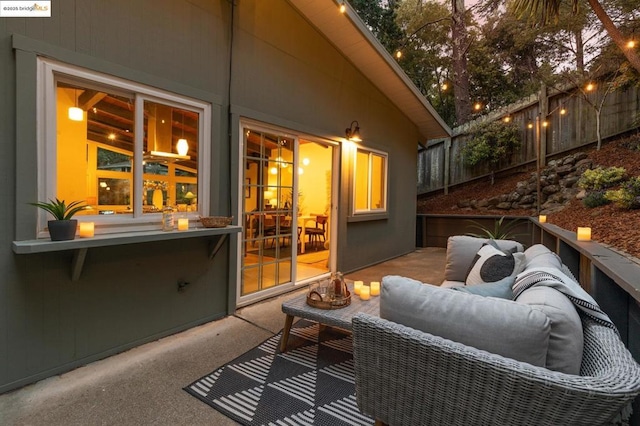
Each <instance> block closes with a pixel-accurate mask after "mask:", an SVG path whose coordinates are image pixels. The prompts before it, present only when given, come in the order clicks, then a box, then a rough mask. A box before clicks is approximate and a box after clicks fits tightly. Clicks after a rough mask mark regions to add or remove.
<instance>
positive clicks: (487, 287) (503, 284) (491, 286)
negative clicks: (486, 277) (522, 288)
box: [451, 276, 516, 300]
mask: <svg viewBox="0 0 640 426" xmlns="http://www.w3.org/2000/svg"><path fill="white" fill-rule="evenodd" d="M515 280H516V277H515V276H508V277H504V278H503V279H501V280H499V281H495V282H491V283H483V284H473V285H461V286H455V287H451V289H452V290H456V291H462V292H464V293H471V294H477V295H478V296H485V297H499V298H501V299H509V300H513V290H512V289H511V287H512V286H513V283H514V282H515ZM463 284H464V283H463Z"/></svg>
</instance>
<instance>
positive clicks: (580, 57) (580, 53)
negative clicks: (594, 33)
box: [573, 29, 584, 75]
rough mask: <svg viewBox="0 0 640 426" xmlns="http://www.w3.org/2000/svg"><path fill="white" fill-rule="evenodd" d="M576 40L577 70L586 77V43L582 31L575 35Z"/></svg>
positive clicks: (579, 30) (577, 31)
mask: <svg viewBox="0 0 640 426" xmlns="http://www.w3.org/2000/svg"><path fill="white" fill-rule="evenodd" d="M573 36H574V38H575V40H576V69H577V70H578V72H580V74H582V75H584V42H583V41H582V29H578V30H576V31H575V32H574V33H573Z"/></svg>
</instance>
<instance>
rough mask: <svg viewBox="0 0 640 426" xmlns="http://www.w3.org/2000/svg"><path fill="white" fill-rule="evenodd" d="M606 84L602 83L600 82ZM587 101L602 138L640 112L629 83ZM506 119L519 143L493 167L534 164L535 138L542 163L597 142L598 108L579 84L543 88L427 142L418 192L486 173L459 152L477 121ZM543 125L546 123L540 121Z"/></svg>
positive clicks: (629, 124) (623, 128)
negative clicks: (514, 128)
mask: <svg viewBox="0 0 640 426" xmlns="http://www.w3.org/2000/svg"><path fill="white" fill-rule="evenodd" d="M603 86H604V85H603ZM588 96H589V98H588V99H589V100H591V101H592V102H595V103H599V102H600V101H601V100H602V99H603V98H604V104H603V107H602V110H601V131H600V134H601V136H602V139H607V138H610V137H613V136H616V135H620V134H624V133H627V132H629V131H632V130H634V129H636V128H637V123H636V124H634V120H636V118H637V116H638V114H639V113H640V90H639V89H638V88H637V87H630V88H628V89H625V90H617V91H613V92H609V93H608V94H606V92H605V90H604V88H597V89H596V90H594V91H593V92H591V93H590V94H589V95H588ZM505 117H509V119H510V120H511V121H512V122H513V123H515V124H516V125H518V126H519V128H520V129H521V135H522V144H521V148H520V150H519V151H518V152H516V153H514V154H513V155H512V157H511V158H510V159H509V160H508V161H504V162H502V163H501V164H499V165H498V170H497V171H503V170H508V169H512V168H516V167H522V166H525V165H530V164H532V163H533V164H534V165H535V164H536V160H537V158H538V152H537V149H538V144H537V141H538V139H539V140H540V158H541V159H544V161H543V162H542V163H541V164H542V165H544V164H546V162H547V161H548V160H550V159H552V158H554V157H557V156H560V155H562V154H564V153H567V152H568V151H574V150H578V149H579V148H581V147H587V146H589V145H592V144H594V143H596V141H597V134H596V111H595V110H594V108H593V107H592V106H590V105H589V104H588V102H587V101H586V100H585V98H584V96H583V95H581V92H580V91H579V90H578V89H577V88H571V89H568V90H567V89H565V90H564V91H562V92H559V91H554V93H547V90H546V88H544V87H543V88H542V89H541V90H540V93H539V94H538V95H534V96H531V97H529V98H528V99H525V100H522V101H520V102H518V103H516V104H512V105H509V106H508V107H506V108H503V109H501V110H499V111H495V112H493V113H490V114H487V115H485V116H483V117H481V118H479V119H477V120H474V121H473V122H470V123H467V124H465V125H463V126H460V127H456V128H455V129H453V137H452V138H451V139H443V140H432V141H429V142H428V144H427V146H426V149H422V150H421V151H420V152H419V153H418V194H419V195H421V194H428V193H432V192H437V191H444V192H445V193H446V192H447V191H448V189H449V188H450V187H452V186H455V185H460V184H462V183H465V182H470V181H473V180H475V179H478V178H482V177H485V176H487V175H489V173H490V172H491V170H490V168H489V165H488V164H479V165H477V166H474V167H467V166H465V165H464V164H463V159H462V158H461V156H460V151H461V149H462V148H463V147H464V145H465V143H466V142H467V141H468V140H469V139H470V138H471V137H472V136H473V129H474V127H475V126H476V125H478V124H481V123H483V122H487V121H489V122H490V121H495V120H502V119H504V118H505ZM536 122H539V123H540V127H539V128H540V136H539V137H537V135H536ZM545 122H546V123H547V125H546V126H544V125H543V123H545Z"/></svg>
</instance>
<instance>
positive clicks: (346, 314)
mask: <svg viewBox="0 0 640 426" xmlns="http://www.w3.org/2000/svg"><path fill="white" fill-rule="evenodd" d="M347 287H348V288H349V292H351V304H350V305H349V306H346V307H344V308H339V309H319V308H314V307H313V306H309V305H308V304H307V294H306V293H304V294H302V295H300V296H298V297H295V298H293V299H291V300H288V301H286V302H284V303H283V304H282V312H284V313H285V314H287V318H286V319H285V321H284V329H283V330H282V337H281V339H280V351H281V352H285V351H286V349H287V342H288V341H289V332H290V331H291V326H292V325H293V319H294V317H298V318H304V319H307V320H310V321H315V322H317V323H319V324H321V325H328V326H331V327H338V328H342V329H345V330H351V319H352V318H353V316H354V315H355V314H357V313H358V312H364V313H367V314H369V315H375V316H380V296H371V299H369V300H360V296H358V295H357V294H353V284H347Z"/></svg>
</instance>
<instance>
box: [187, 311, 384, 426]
mask: <svg viewBox="0 0 640 426" xmlns="http://www.w3.org/2000/svg"><path fill="white" fill-rule="evenodd" d="M319 328H320V327H319V326H318V324H317V323H315V322H310V321H306V320H300V321H298V322H297V323H296V324H294V325H293V327H292V328H291V334H290V337H289V344H288V347H287V351H286V352H284V353H280V351H279V349H278V347H279V343H280V333H279V334H277V335H275V336H273V337H271V338H270V339H268V340H266V341H265V342H264V343H262V344H261V345H258V346H257V347H255V348H253V349H252V350H250V351H249V352H247V353H245V354H244V355H241V356H239V357H238V358H236V359H235V360H233V361H231V362H230V363H228V364H227V365H225V366H223V367H221V368H219V369H217V370H215V371H214V372H213V373H211V374H208V375H206V376H204V377H203V378H201V379H199V380H196V381H195V382H193V383H192V384H191V385H189V386H187V387H185V388H184V390H186V391H187V392H189V393H190V394H191V395H193V396H195V397H196V398H198V399H200V400H201V401H203V402H204V403H206V404H208V405H210V406H211V407H213V408H215V409H216V410H218V411H220V412H221V413H223V414H224V415H226V416H228V417H230V418H232V419H233V420H235V421H237V422H239V423H241V424H243V425H326V426H333V425H336V426H340V425H372V424H373V423H374V421H373V419H371V418H369V417H368V416H365V415H363V414H361V413H360V411H359V410H358V406H357V404H356V391H355V379H354V370H353V348H352V343H351V334H350V333H347V332H344V331H342V330H338V329H335V328H330V327H322V331H320V330H319Z"/></svg>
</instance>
